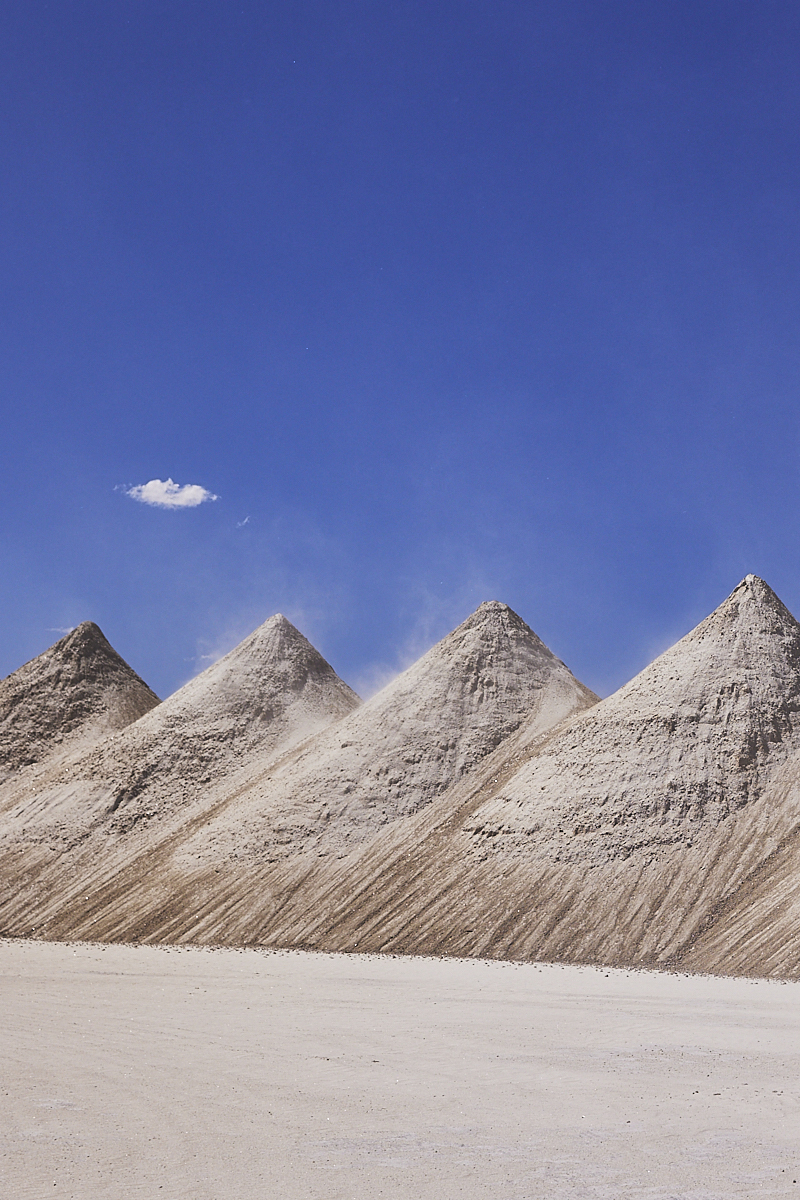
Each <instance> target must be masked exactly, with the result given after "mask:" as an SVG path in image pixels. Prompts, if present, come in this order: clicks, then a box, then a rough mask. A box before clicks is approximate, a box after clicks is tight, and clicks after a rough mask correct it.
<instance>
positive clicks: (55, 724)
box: [0, 621, 159, 776]
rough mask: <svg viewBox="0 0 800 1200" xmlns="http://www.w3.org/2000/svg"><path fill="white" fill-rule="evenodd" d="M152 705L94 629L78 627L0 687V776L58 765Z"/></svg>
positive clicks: (142, 684)
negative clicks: (51, 760) (52, 759)
mask: <svg viewBox="0 0 800 1200" xmlns="http://www.w3.org/2000/svg"><path fill="white" fill-rule="evenodd" d="M158 703H159V700H158V696H156V694H155V692H153V691H152V690H151V689H150V688H149V687H148V686H147V684H146V683H145V682H144V681H143V680H142V679H140V678H139V676H138V675H137V674H136V672H135V671H133V670H132V669H131V667H129V666H128V664H127V663H126V662H125V660H124V659H123V658H121V657H120V655H119V654H117V652H116V650H115V649H114V648H113V646H111V644H110V643H109V642H108V640H107V639H106V637H105V635H104V634H103V632H102V630H101V629H100V627H99V626H98V625H96V624H95V623H94V621H83V622H82V623H81V624H80V625H78V626H77V628H75V629H73V630H71V631H70V632H69V633H68V634H66V635H65V636H64V637H62V638H61V639H60V640H59V641H57V642H56V643H55V644H54V645H53V646H50V648H49V649H47V650H45V651H44V653H42V654H40V655H38V656H37V657H36V658H34V659H31V661H30V662H27V663H25V664H24V665H23V666H21V667H20V668H19V669H18V670H16V671H14V672H13V673H12V674H11V675H9V676H7V677H6V678H5V679H4V680H2V681H0V776H2V775H3V774H5V775H8V774H9V773H11V772H13V771H15V770H17V769H19V768H20V767H23V766H27V765H30V764H31V763H34V762H39V761H42V760H43V759H44V758H46V757H48V756H49V755H50V754H53V753H57V754H58V755H59V757H60V756H61V755H62V754H63V752H64V751H65V750H66V749H67V748H68V747H72V748H74V747H75V745H76V744H77V743H79V742H83V743H85V744H87V745H88V744H90V743H92V742H95V741H97V740H98V738H100V737H102V736H104V735H105V734H107V733H110V732H112V731H114V730H116V729H122V728H124V727H125V726H126V725H129V724H130V723H131V722H132V721H135V720H137V718H139V717H141V716H142V715H143V714H144V713H146V712H148V711H149V710H150V709H152V708H153V707H154V706H155V705H157V704H158Z"/></svg>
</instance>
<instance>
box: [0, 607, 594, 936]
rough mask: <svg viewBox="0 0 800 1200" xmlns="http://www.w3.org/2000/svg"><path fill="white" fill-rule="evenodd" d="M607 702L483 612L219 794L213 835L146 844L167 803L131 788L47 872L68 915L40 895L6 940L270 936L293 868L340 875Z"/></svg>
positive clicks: (198, 832)
mask: <svg viewBox="0 0 800 1200" xmlns="http://www.w3.org/2000/svg"><path fill="white" fill-rule="evenodd" d="M595 702H596V697H595V696H594V695H593V693H591V692H589V691H588V689H586V688H584V687H583V686H582V685H581V684H580V683H578V681H577V680H576V679H575V678H574V677H573V676H572V674H571V673H570V672H569V670H568V669H567V668H566V667H565V666H564V664H563V663H561V662H560V661H559V660H558V659H557V658H555V656H554V655H553V654H552V653H551V651H549V650H548V649H547V647H546V646H544V644H543V643H542V642H541V641H540V640H539V638H538V637H537V636H536V635H535V634H534V633H533V632H532V630H530V629H529V628H528V627H527V625H525V623H524V622H523V621H522V620H521V619H520V618H519V617H518V616H517V615H516V614H515V613H513V612H512V611H511V609H509V608H508V607H507V606H506V605H503V604H498V603H494V602H492V603H488V604H484V605H481V607H480V608H479V609H478V610H477V612H476V613H474V614H473V615H472V617H470V618H469V619H468V620H467V621H465V622H464V623H463V624H462V625H461V626H459V628H458V629H456V630H455V631H454V632H453V633H452V634H450V635H449V636H448V637H446V638H445V639H444V640H443V641H442V642H440V643H439V644H438V645H437V646H435V647H434V648H433V649H432V650H431V651H429V652H428V654H426V655H425V656H423V658H422V659H420V661H419V662H418V663H416V664H415V665H414V666H413V667H411V668H410V669H409V670H408V671H406V672H404V673H403V674H402V675H400V676H399V677H398V678H397V679H395V680H394V681H393V682H392V683H391V684H389V686H388V687H387V688H385V689H384V690H383V691H382V692H380V693H378V695H376V696H374V697H373V698H372V699H371V700H370V701H368V703H366V704H364V705H363V706H362V707H361V708H359V709H357V710H355V711H353V712H351V713H349V715H347V716H345V717H344V718H343V719H342V720H340V721H338V722H337V723H336V724H335V725H332V726H331V727H330V728H329V729H326V730H324V731H322V732H320V733H318V734H317V735H316V736H315V737H313V738H311V739H310V740H309V741H307V742H306V743H304V744H302V745H300V746H297V747H295V748H293V749H290V750H289V751H287V752H285V753H282V754H281V755H280V756H279V757H277V758H273V759H272V760H270V761H268V762H266V763H263V764H262V765H261V766H260V767H259V768H258V769H250V768H248V769H243V770H241V771H240V772H239V773H238V774H237V775H235V776H231V777H230V778H229V779H227V780H225V781H224V782H223V784H222V785H221V786H219V787H218V788H216V789H214V790H210V789H207V790H206V793H205V798H204V800H203V803H202V806H201V808H202V820H201V819H194V818H192V820H191V821H188V822H187V821H183V822H182V823H180V824H177V823H175V822H172V823H171V824H170V823H168V824H167V825H166V826H164V827H163V828H162V829H161V832H160V833H159V840H158V841H156V842H153V843H152V844H150V843H145V844H144V845H143V843H142V840H141V838H139V837H134V836H132V832H135V831H136V830H140V829H141V826H142V824H143V823H145V824H147V823H148V822H150V823H152V822H151V821H150V818H149V816H148V811H149V810H148V804H150V803H151V802H152V801H151V800H148V801H147V803H146V804H145V805H144V807H143V805H142V801H141V798H140V795H138V794H135V793H134V792H133V791H131V789H130V787H129V786H127V787H126V790H125V791H124V792H123V794H122V795H121V796H119V793H117V798H118V802H117V803H116V804H115V809H114V813H113V816H111V817H109V816H106V817H105V818H104V820H103V823H102V824H101V825H97V826H96V827H95V829H94V830H93V832H92V835H91V837H90V838H89V840H88V841H87V842H86V843H85V844H84V845H81V846H79V847H77V848H76V850H75V852H74V853H73V854H71V855H67V856H66V857H65V856H64V855H63V854H62V855H61V856H60V859H59V861H58V862H54V863H52V864H51V865H50V866H49V867H48V868H47V878H48V879H52V880H53V881H55V880H56V878H58V879H59V880H61V879H62V878H64V877H65V876H66V878H67V883H66V887H64V886H62V885H61V884H60V883H59V887H58V901H57V902H55V901H53V902H49V901H48V902H47V903H45V904H42V903H41V902H40V899H39V897H40V896H41V895H42V894H43V893H42V888H41V887H40V888H39V896H37V897H36V898H35V899H34V898H33V896H32V893H31V892H27V893H26V895H25V897H23V896H22V894H21V893H18V894H16V895H15V896H14V897H12V898H11V899H10V900H9V901H8V902H7V903H6V904H5V905H0V923H1V924H0V927H2V928H5V929H11V928H20V922H21V921H23V919H24V921H31V920H33V921H34V923H35V924H36V928H37V929H38V928H41V926H42V925H43V924H44V923H45V922H46V923H47V931H48V936H66V935H67V933H71V934H76V933H80V932H83V933H85V932H88V931H89V930H91V932H92V934H93V935H94V936H104V937H116V938H121V939H133V938H138V937H141V938H148V939H150V940H156V939H159V938H160V939H164V938H171V939H185V940H186V939H190V938H192V937H195V936H198V937H204V938H206V940H208V939H209V938H212V939H213V940H218V941H237V940H239V938H240V936H241V924H240V922H239V921H238V919H237V921H236V922H233V923H231V924H230V925H229V923H228V920H227V916H226V914H227V913H228V911H229V910H231V908H232V907H235V906H236V905H237V904H240V903H241V904H244V905H245V907H247V906H248V905H249V906H250V907H249V908H248V912H249V914H250V915H249V917H248V918H247V919H248V920H249V921H250V923H251V924H252V922H253V921H255V923H256V924H257V925H258V926H259V928H260V922H261V920H262V917H263V913H264V911H265V905H266V906H267V907H270V906H272V907H274V905H275V903H278V902H279V896H280V895H282V891H283V888H284V883H283V875H282V872H283V871H284V870H285V869H289V870H290V874H292V880H293V881H295V880H296V879H297V878H299V877H300V876H302V875H303V874H304V873H307V872H308V871H309V870H310V869H312V868H313V867H314V866H315V865H316V864H317V863H320V862H324V861H327V860H328V858H331V859H332V860H334V861H336V860H338V857H339V856H341V855H343V854H345V853H347V852H348V850H349V849H351V848H352V847H354V846H358V845H359V844H360V843H361V842H363V841H364V840H365V839H368V838H369V837H370V836H371V835H372V834H373V833H374V832H375V830H378V829H380V828H382V827H384V826H389V825H392V824H402V823H403V822H404V821H406V820H409V819H410V817H411V814H413V813H415V812H417V811H419V810H424V809H425V808H427V807H430V805H431V804H432V803H433V801H434V800H435V799H436V797H438V796H440V795H441V794H442V793H444V792H445V791H446V790H447V789H448V788H449V787H450V786H451V785H453V784H454V783H455V782H456V781H458V780H460V779H462V778H468V777H469V774H470V773H471V772H473V771H474V770H475V769H476V766H477V764H478V763H480V761H481V760H482V759H484V758H485V757H486V756H487V755H490V754H491V752H492V751H493V750H494V748H495V747H496V746H497V745H498V742H501V741H502V739H504V738H506V737H508V736H509V735H510V734H511V733H513V731H514V730H515V729H517V728H518V727H519V726H520V724H521V723H522V722H526V723H527V725H528V726H529V727H530V729H531V730H532V731H534V732H535V733H536V734H538V733H541V732H543V731H544V730H546V729H549V728H550V727H552V725H553V724H555V723H556V722H558V721H560V720H562V719H563V718H564V717H566V716H568V715H569V714H571V713H573V712H575V711H578V710H580V709H583V708H585V707H586V706H587V705H590V704H593V703H595ZM167 703H169V702H167ZM136 761H137V763H141V754H139V755H138V756H137V758H136ZM109 833H111V834H114V835H116V837H115V838H110V837H109V836H108V835H109ZM145 852H146V853H145ZM154 856H155V857H154ZM28 862H30V859H28ZM42 862H43V863H44V862H45V857H43V859H42ZM67 862H69V868H68V869H66V863H67ZM156 862H157V869H156V866H155V864H156ZM98 864H99V869H100V871H99V873H98V871H97V865H98ZM254 871H255V872H257V873H260V874H259V875H258V877H259V885H258V890H257V891H253V890H252V888H251V886H250V881H251V878H252V877H253V872H254ZM270 873H272V874H273V875H274V876H275V884H274V886H273V885H271V884H270V883H269V880H268V878H267V876H269V875H270ZM71 876H72V877H74V879H75V880H76V882H75V884H74V885H72V884H71V883H70V882H69V879H70V877H71ZM87 879H89V880H90V881H91V887H85V886H84V882H85V881H86V880H87ZM77 881H80V882H77ZM291 886H292V887H294V882H292V884H291ZM87 895H91V896H92V897H93V899H92V902H91V906H90V907H89V908H87V906H86V903H85V900H86V896H87ZM71 896H74V899H71ZM298 903H301V898H300V897H299V895H298ZM34 913H35V915H33V914H34ZM201 926H202V928H201ZM29 927H30V926H26V928H29Z"/></svg>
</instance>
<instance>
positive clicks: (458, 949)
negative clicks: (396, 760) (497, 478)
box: [243, 576, 800, 974]
mask: <svg viewBox="0 0 800 1200" xmlns="http://www.w3.org/2000/svg"><path fill="white" fill-rule="evenodd" d="M524 733H525V731H524V730H521V731H520V733H519V734H518V735H516V737H514V738H511V739H509V741H508V743H507V744H505V745H503V746H501V747H500V748H499V749H498V750H497V751H496V752H495V753H494V754H493V755H492V756H490V758H489V759H487V760H486V761H485V763H484V764H483V765H482V767H481V768H480V769H479V771H478V772H477V774H476V776H475V777H474V778H473V779H470V780H469V781H467V783H466V784H465V785H460V786H457V787H456V788H454V789H452V791H451V792H450V793H448V795H446V796H445V797H443V798H442V800H441V801H440V802H438V803H437V804H436V805H434V806H432V808H431V809H430V810H429V811H428V812H427V813H424V814H420V816H419V817H417V818H414V819H413V820H412V821H410V822H408V823H406V824H404V825H403V826H402V827H397V828H395V829H394V830H390V831H388V832H387V834H386V835H385V836H380V835H379V836H378V837H376V838H373V839H372V841H371V842H370V843H369V844H368V845H367V846H366V847H365V848H364V849H363V850H362V851H361V853H360V854H358V855H356V856H351V858H350V859H348V860H345V862H343V863H342V864H340V866H338V867H337V869H335V870H333V871H327V872H322V871H317V872H316V873H315V875H314V877H313V878H311V877H308V878H306V880H305V881H304V882H303V886H302V904H299V903H295V902H294V900H293V899H292V897H291V895H289V900H288V902H287V903H285V904H284V905H283V906H282V907H281V908H280V909H279V910H273V912H272V913H270V914H265V918H264V922H263V929H264V935H265V936H266V937H267V938H268V939H269V940H272V941H275V942H277V943H279V944H287V945H289V944H305V945H314V946H320V947H326V948H331V949H353V948H356V947H358V948H359V949H361V950H387V951H388V950H391V951H405V952H421V953H451V954H472V955H490V956H497V957H509V958H537V957H543V958H553V959H562V960H572V961H584V962H603V963H616V964H620V965H622V964H643V965H644V964H649V965H656V964H661V965H665V964H671V965H678V964H681V963H685V964H686V965H691V966H692V967H694V968H697V969H713V970H727V969H734V968H735V969H736V970H739V971H742V970H747V969H751V970H754V971H767V972H769V971H770V970H773V971H774V970H778V971H779V973H784V974H800V953H799V951H800V946H799V944H798V938H797V933H796V928H795V929H794V933H793V942H792V950H791V953H790V954H789V955H788V956H787V955H785V954H784V956H783V957H782V958H780V957H778V958H775V957H773V959H772V960H767V958H766V957H765V956H764V955H761V954H760V951H759V947H758V933H757V930H756V929H754V923H756V924H757V923H758V922H759V921H763V919H764V914H765V913H767V914H769V913H771V914H772V919H775V917H776V910H777V909H781V911H782V912H784V913H785V914H791V913H794V914H796V913H797V912H798V910H799V908H800V898H798V895H797V885H796V882H795V880H796V878H797V876H794V877H793V876H792V870H791V869H789V868H788V866H787V864H788V863H789V862H797V861H798V860H797V858H796V857H792V856H791V855H790V854H789V848H791V847H794V849H793V850H792V854H794V855H796V853H797V849H796V847H797V842H798V836H799V835H798V831H799V830H800V789H798V776H799V775H800V772H798V771H797V769H796V768H795V765H794V764H795V762H800V757H796V756H798V755H799V754H800V626H798V624H797V622H796V621H795V620H794V618H793V617H792V616H791V614H790V613H789V612H788V611H787V609H786V608H784V606H783V605H782V604H781V602H780V601H779V600H778V599H777V597H776V596H775V595H774V593H773V592H772V591H771V590H770V589H769V588H768V587H767V585H766V584H765V583H763V581H761V580H759V579H756V578H755V577H753V576H748V577H747V579H745V580H744V581H743V582H742V583H741V584H740V585H739V587H737V588H736V589H735V591H734V592H733V593H732V595H731V596H730V597H729V598H728V600H727V601H725V603H724V604H722V605H721V606H720V608H719V609H717V610H716V612H714V613H713V614H712V615H711V616H710V617H709V618H707V619H706V620H705V621H703V622H702V623H701V624H700V625H699V626H698V627H697V628H696V629H695V630H694V631H693V632H692V633H690V634H689V635H687V637H685V638H683V639H682V641H680V642H679V643H678V644H677V645H676V646H674V647H673V648H672V649H671V650H669V651H668V652H667V653H666V654H664V655H662V656H661V657H660V658H659V659H657V660H656V661H655V662H654V663H652V664H651V665H650V666H649V667H648V668H647V669H646V670H645V671H643V672H642V673H641V674H640V675H639V676H637V677H636V679H634V680H632V681H631V683H629V684H628V685H626V686H625V687H624V688H622V689H621V690H620V691H619V692H617V693H616V694H615V695H614V696H611V697H609V699H607V700H605V701H602V702H601V703H600V704H598V705H596V706H595V707H593V708H591V709H589V710H588V711H587V712H584V713H581V714H579V715H578V716H576V717H573V718H572V719H571V720H569V721H567V722H565V723H564V724H563V725H561V726H560V727H559V728H558V729H556V730H555V731H554V732H553V733H552V734H551V735H549V736H545V737H544V738H542V739H540V740H539V741H538V742H536V741H533V742H531V741H530V740H528V741H526V739H525V737H524ZM787 856H788V857H787ZM779 875H780V879H781V880H782V881H783V882H782V883H781V887H782V888H783V893H782V894H781V895H780V896H778V895H776V894H775V889H776V887H777V884H778V876H779ZM754 886H757V890H758V899H759V905H760V907H759V909H758V913H756V910H755V909H754V907H753V887H754ZM771 895H772V897H773V900H772V902H771V903H770V900H769V897H770V896H771ZM309 914H313V915H312V916H310V917H309ZM786 919H787V921H789V920H790V919H791V917H790V915H789V916H787V918H786ZM748 921H749V922H750V926H749V929H750V935H754V936H750V935H748ZM726 926H727V928H728V930H729V936H730V938H733V934H734V932H735V934H736V937H737V938H738V943H739V949H738V950H736V951H735V952H734V946H733V944H732V941H729V942H728V943H727V944H726V942H725V927H726ZM243 928H244V923H243ZM252 933H253V935H254V936H255V935H256V930H255V929H253V930H252ZM748 936H749V941H748ZM773 949H774V947H773Z"/></svg>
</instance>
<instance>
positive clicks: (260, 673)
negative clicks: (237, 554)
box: [153, 613, 359, 734]
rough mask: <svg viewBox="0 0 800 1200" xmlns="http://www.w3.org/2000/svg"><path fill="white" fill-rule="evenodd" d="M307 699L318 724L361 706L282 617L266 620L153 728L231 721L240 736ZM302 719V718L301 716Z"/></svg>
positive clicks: (181, 694)
mask: <svg viewBox="0 0 800 1200" xmlns="http://www.w3.org/2000/svg"><path fill="white" fill-rule="evenodd" d="M300 698H302V708H303V712H304V714H305V717H304V720H305V719H306V718H307V719H308V720H310V721H313V718H314V714H315V713H316V712H317V711H318V713H319V715H320V716H321V717H322V718H323V721H324V722H325V721H327V720H329V719H331V717H332V716H333V715H335V716H337V717H339V716H342V715H344V713H346V712H349V711H350V709H351V708H353V707H355V706H356V705H357V704H358V703H359V700H358V697H357V696H356V694H355V692H354V691H353V690H352V689H351V688H349V687H348V686H347V684H346V683H343V682H342V680H341V679H340V678H339V677H338V675H337V674H336V672H335V671H334V669H333V667H332V666H331V665H330V664H329V663H327V662H326V661H325V659H324V658H323V657H322V655H321V654H320V653H319V651H318V650H315V649H314V647H313V646H312V645H311V643H310V642H309V641H308V639H307V638H305V637H304V636H303V634H302V633H300V631H299V630H298V629H296V628H295V627H294V625H292V623H291V621H289V620H287V618H286V617H284V616H283V614H282V613H276V614H275V616H273V617H270V618H269V619H268V620H266V621H265V622H264V623H263V625H259V627H258V628H257V629H255V630H254V631H253V632H252V633H251V634H249V635H248V637H246V638H245V639H244V641H242V642H240V643H239V645H238V646H236V647H235V648H234V649H233V650H231V651H230V652H229V653H228V654H226V655H225V656H224V657H223V658H220V659H218V660H217V662H215V663H212V665H211V666H210V667H207V668H206V670H205V671H203V672H202V673H201V674H200V675H197V676H196V677H195V678H194V679H192V680H190V681H189V683H187V684H185V685H184V686H183V687H182V688H180V690H179V691H177V692H175V693H174V694H173V695H172V696H170V697H169V699H168V700H166V701H165V702H164V704H163V705H162V707H161V710H160V711H159V717H158V719H157V721H156V722H155V723H154V724H153V728H155V725H160V726H163V727H169V728H172V727H173V726H175V725H176V724H178V723H179V722H180V723H181V724H182V725H186V722H187V721H188V722H192V721H198V722H200V724H201V726H202V725H204V723H207V722H209V721H211V722H215V723H216V725H217V727H218V728H221V724H220V723H224V722H226V721H230V722H232V723H233V724H234V725H235V727H236V730H237V732H238V734H244V732H245V730H246V729H252V728H253V727H254V726H266V725H268V724H270V723H271V722H272V721H274V720H275V719H279V718H280V714H281V713H283V712H284V711H285V710H286V709H287V708H289V707H290V706H291V705H292V704H293V703H294V702H295V701H296V700H298V699H300ZM296 715H299V714H296Z"/></svg>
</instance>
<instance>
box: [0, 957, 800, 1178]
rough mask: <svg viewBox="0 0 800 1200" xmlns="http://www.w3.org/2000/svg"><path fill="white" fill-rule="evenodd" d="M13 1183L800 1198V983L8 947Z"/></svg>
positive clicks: (6, 1111)
mask: <svg viewBox="0 0 800 1200" xmlns="http://www.w3.org/2000/svg"><path fill="white" fill-rule="evenodd" d="M0 989H1V990H0V1019H1V1024H0V1037H1V1038H2V1041H1V1042H0V1045H1V1046H2V1077H1V1078H0V1099H2V1104H1V1105H0V1195H2V1196H3V1197H4V1198H5V1197H14V1198H20V1200H22V1198H25V1197H37V1198H38V1197H42V1196H64V1197H75V1198H80V1200H83V1198H87V1197H92V1198H94V1197H104V1198H105V1197H108V1198H113V1200H123V1198H124V1200H127V1198H128V1197H140V1196H141V1197H161V1196H164V1197H191V1198H192V1200H220V1198H222V1197H226V1198H227V1197H231V1198H232V1200H233V1198H235V1200H240V1198H241V1200H247V1198H250V1197H286V1198H287V1200H293V1198H295V1197H297V1198H300V1197H302V1198H304V1200H305V1198H306V1197H312V1198H317V1197H320V1198H323V1197H324V1198H326V1200H328V1198H333V1200H338V1198H342V1200H344V1198H350V1197H353V1198H361V1197H372V1196H386V1197H392V1198H399V1200H403V1198H405V1197H413V1198H414V1200H421V1198H428V1197H432V1198H433V1197H435V1198H437V1200H438V1198H444V1200H448V1198H449V1197H462V1196H463V1197H492V1198H499V1200H502V1198H505V1197H556V1198H558V1197H604V1198H605V1197H608V1198H609V1200H620V1198H624V1197H633V1196H636V1197H640V1196H641V1197H648V1198H649V1200H655V1198H662V1197H663V1198H669V1197H687V1198H688V1197H691V1198H693V1200H696V1198H700V1197H703V1198H708V1197H715V1198H717V1197H718V1198H720V1200H721V1198H727V1197H731V1196H746V1197H753V1196H798V1197H800V1182H799V1183H795V1182H793V1181H794V1180H800V1156H799V1155H798V1147H800V983H785V984H784V983H779V982H775V981H750V980H743V979H720V978H708V977H683V976H670V975H658V974H648V973H644V972H642V973H633V972H630V973H629V972H625V971H604V970H599V969H592V968H588V967H573V966H569V967H561V966H539V965H536V964H521V965H516V964H512V963H498V962H480V961H464V960H436V959H410V958H406V959H402V958H391V957H387V958H377V957H367V956H364V957H361V956H354V957H352V956H345V955H341V956H335V955H324V954H303V953H299V952H293V953H288V952H287V953H282V952H261V951H257V950H247V951H235V950H218V951H214V950H199V949H185V948H184V949H182V948H177V947H174V948H163V949H162V948H155V947H140V948H136V947H129V946H108V947H106V948H105V949H104V948H102V947H100V946H92V945H86V944H80V945H55V944H43V943H32V942H27V943H25V942H3V943H0Z"/></svg>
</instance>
